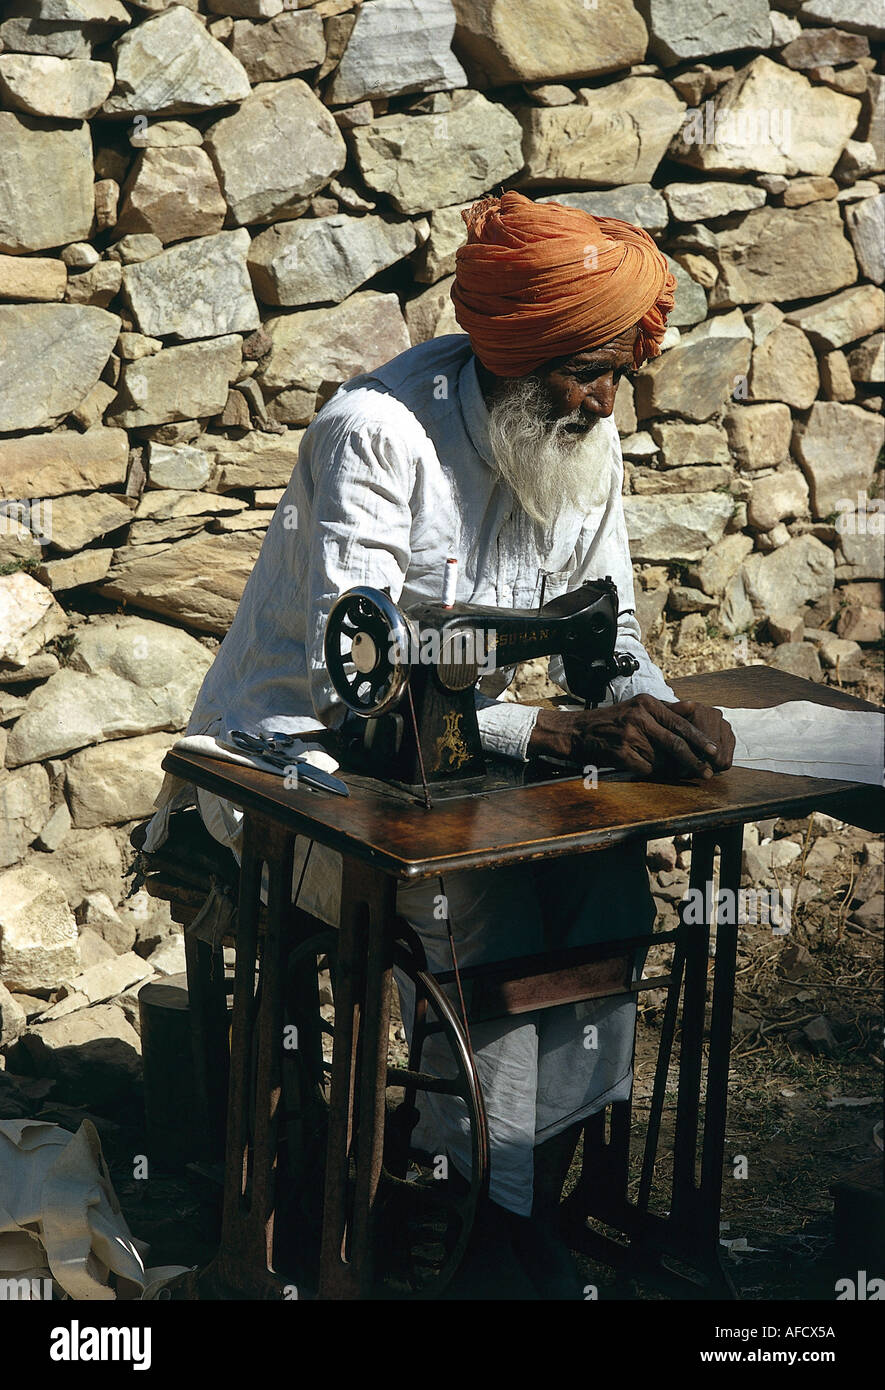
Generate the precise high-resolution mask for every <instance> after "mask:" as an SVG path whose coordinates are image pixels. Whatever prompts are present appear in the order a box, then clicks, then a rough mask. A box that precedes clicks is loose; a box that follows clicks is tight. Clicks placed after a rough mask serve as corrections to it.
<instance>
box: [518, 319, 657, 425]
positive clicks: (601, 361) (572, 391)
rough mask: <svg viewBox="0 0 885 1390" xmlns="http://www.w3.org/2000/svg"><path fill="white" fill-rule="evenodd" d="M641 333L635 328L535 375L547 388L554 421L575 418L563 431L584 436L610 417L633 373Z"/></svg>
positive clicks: (543, 369) (555, 363) (557, 360)
mask: <svg viewBox="0 0 885 1390" xmlns="http://www.w3.org/2000/svg"><path fill="white" fill-rule="evenodd" d="M638 331H639V325H638V324H634V325H633V327H632V328H627V329H625V331H624V332H623V333H620V334H618V336H617V337H616V338H612V339H611V341H610V342H608V343H605V344H604V345H603V346H602V347H598V348H591V349H589V350H588V351H587V352H577V353H574V354H573V355H572V356H571V357H566V358H557V359H556V360H555V361H553V362H548V363H547V364H546V365H545V366H543V367H539V368H538V370H537V372H535V373H534V375H535V376H537V377H538V378H539V380H540V381H541V382H542V383H543V385H544V386H545V388H546V392H547V395H548V398H549V400H550V411H549V417H550V419H551V420H563V419H565V417H566V416H572V415H573V416H574V419H570V420H568V422H567V423H566V424H565V425H564V426H563V428H564V429H565V430H566V431H568V432H569V433H571V434H577V435H581V434H586V432H587V430H589V429H591V428H592V427H593V425H595V424H596V422H597V420H599V419H600V418H603V417H605V416H608V415H611V413H612V411H613V410H614V408H615V395H616V393H617V390H618V385H619V383H620V381H621V380H622V378H623V377H624V376H628V375H632V373H633V370H634V365H633V347H634V344H635V342H636V335H637V333H638Z"/></svg>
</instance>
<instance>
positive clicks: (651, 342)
mask: <svg viewBox="0 0 885 1390" xmlns="http://www.w3.org/2000/svg"><path fill="white" fill-rule="evenodd" d="M461 216H462V217H463V218H464V221H465V222H466V223H467V241H466V243H465V244H464V245H463V246H461V247H459V249H458V252H457V256H456V270H455V284H454V285H453V286H452V299H453V301H454V304H455V317H456V318H457V320H458V322H459V324H460V325H461V327H462V328H463V329H465V330H466V331H467V332H468V333H469V334H470V342H471V344H472V346H473V350H474V352H475V353H476V355H477V357H478V358H479V360H480V362H482V364H483V366H485V367H487V368H488V370H489V371H490V372H494V374H495V375H496V376H506V377H513V376H526V375H527V374H528V373H529V372H533V371H535V369H536V368H537V367H540V366H542V365H543V364H544V363H545V362H549V361H551V360H552V359H553V358H556V357H568V356H570V355H571V354H572V353H576V352H587V351H589V350H590V349H591V348H595V347H601V346H602V344H603V343H607V342H609V341H610V339H612V338H614V337H616V336H617V335H618V334H619V333H623V332H624V330H625V329H627V328H630V327H632V325H633V324H635V323H638V324H639V333H638V334H637V337H636V346H635V349H634V361H635V364H636V366H637V367H638V366H640V365H641V363H642V362H644V361H645V359H646V358H648V357H657V356H658V355H659V353H660V346H659V344H660V341H661V338H662V337H663V336H664V330H665V329H666V326H667V315H668V313H669V312H670V310H671V309H672V308H673V293H674V290H675V288H676V281H675V279H674V278H673V276H672V275H671V273H670V271H669V269H668V267H667V262H666V260H665V258H664V256H663V254H662V253H661V252H660V251H659V250H658V248H657V246H655V244H654V242H653V241H652V239H651V237H650V236H649V235H648V232H644V231H643V230H642V228H641V227H631V225H630V223H629V222H620V221H618V220H617V219H616V218H614V217H591V215H590V213H589V212H582V211H581V210H580V208H570V207H565V206H564V205H563V204H562V203H534V202H532V200H531V199H530V198H525V197H523V195H522V194H521V193H515V192H509V193H505V194H504V195H503V197H501V198H482V199H481V200H480V201H479V202H478V203H474V204H473V207H471V208H469V209H467V211H466V212H462V214H461Z"/></svg>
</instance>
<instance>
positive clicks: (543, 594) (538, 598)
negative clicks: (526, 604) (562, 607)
mask: <svg viewBox="0 0 885 1390" xmlns="http://www.w3.org/2000/svg"><path fill="white" fill-rule="evenodd" d="M574 573H575V562H574V560H573V559H572V560H571V561H570V562H569V564H568V565H567V566H566V567H565V569H559V570H554V569H546V568H544V567H543V566H542V567H541V568H539V570H538V574H537V578H536V580H535V589H534V594H533V595H532V602H531V607H533V608H540V607H542V606H543V605H544V604H545V603H549V602H550V600H551V599H553V598H559V596H560V594H564V593H565V592H566V590H567V589H568V587H569V584H570V582H571V580H572V578H573V576H574Z"/></svg>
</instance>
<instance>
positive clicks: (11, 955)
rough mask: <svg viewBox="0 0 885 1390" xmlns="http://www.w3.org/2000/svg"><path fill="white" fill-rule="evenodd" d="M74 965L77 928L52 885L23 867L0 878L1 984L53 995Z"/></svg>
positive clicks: (42, 875)
mask: <svg viewBox="0 0 885 1390" xmlns="http://www.w3.org/2000/svg"><path fill="white" fill-rule="evenodd" d="M79 964H80V950H79V946H78V943H77V923H76V922H75V921H74V915H73V913H72V912H71V909H70V907H69V906H68V902H67V899H66V898H65V895H64V893H63V892H62V891H61V889H60V888H59V886H58V884H57V883H56V882H55V881H54V879H52V878H50V876H49V875H48V874H46V873H42V872H41V871H40V870H38V869H35V868H33V867H31V866H30V865H27V864H21V865H19V866H18V867H17V868H14V869H7V870H6V871H5V873H3V874H0V980H2V982H3V983H4V984H5V985H6V986H7V987H9V988H12V989H20V990H25V991H28V990H34V989H54V988H55V987H56V985H57V984H58V982H59V980H62V979H64V978H65V976H66V975H71V974H75V973H76V971H77V970H78V969H79Z"/></svg>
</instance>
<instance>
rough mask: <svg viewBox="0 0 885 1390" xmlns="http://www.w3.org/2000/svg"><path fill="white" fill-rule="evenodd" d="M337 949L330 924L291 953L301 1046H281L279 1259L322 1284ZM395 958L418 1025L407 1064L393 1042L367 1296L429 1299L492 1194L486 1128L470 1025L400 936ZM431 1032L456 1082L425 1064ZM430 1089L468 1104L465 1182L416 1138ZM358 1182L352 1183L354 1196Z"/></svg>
mask: <svg viewBox="0 0 885 1390" xmlns="http://www.w3.org/2000/svg"><path fill="white" fill-rule="evenodd" d="M336 957H337V932H335V931H334V930H331V929H330V930H329V931H328V932H322V933H319V934H317V935H316V936H313V937H311V938H309V939H308V940H306V941H304V942H302V943H301V944H300V945H299V946H298V947H296V948H295V949H294V950H293V951H292V952H291V954H290V956H289V961H288V977H287V985H286V1001H285V1019H286V1024H287V1025H292V1024H294V1026H295V1027H296V1028H297V1029H298V1047H297V1049H293V1050H291V1051H288V1050H287V1051H286V1052H284V1062H283V1077H282V1105H283V1111H282V1114H281V1153H280V1171H279V1174H278V1179H277V1222H276V1229H277V1233H278V1236H277V1240H278V1243H277V1250H276V1251H275V1262H276V1265H277V1267H278V1268H280V1269H286V1270H287V1271H290V1270H291V1271H292V1273H293V1274H294V1275H295V1277H296V1278H297V1279H299V1280H300V1281H301V1286H302V1287H310V1288H316V1285H317V1282H318V1270H319V1244H320V1230H321V1220H322V1193H323V1178H324V1170H325V1155H326V1137H327V1130H328V1103H329V1102H328V1097H329V1087H330V1080H331V1071H332V1043H333V1040H334V996H335V978H336V969H337V959H336ZM394 964H395V965H396V967H397V969H398V970H400V971H402V972H403V974H405V975H406V976H407V977H408V978H409V979H410V980H411V982H412V984H413V986H414V988H415V1001H416V1002H415V1023H414V1026H413V1029H412V1041H411V1045H410V1047H409V1055H408V1059H407V1062H406V1065H405V1066H403V1065H398V1064H397V1062H398V1059H397V1058H396V1057H395V1056H393V1055H391V1054H392V1053H393V1051H394V1047H393V1046H391V1048H390V1050H389V1054H388V1055H389V1058H390V1061H389V1065H388V1070H387V1107H386V1108H387V1119H386V1126H385V1134H384V1158H383V1166H382V1172H381V1180H380V1184H379V1188H378V1194H377V1197H376V1205H375V1217H374V1235H373V1241H372V1247H373V1265H374V1270H375V1286H374V1289H373V1293H372V1297H373V1298H379V1299H410V1298H415V1299H429V1298H436V1297H438V1296H439V1294H440V1293H441V1292H442V1290H443V1289H444V1288H445V1286H446V1284H447V1283H448V1282H449V1280H450V1279H451V1278H452V1276H453V1275H454V1273H455V1271H456V1269H457V1268H458V1265H459V1264H460V1262H461V1260H462V1258H463V1256H464V1253H465V1250H466V1248H467V1244H468V1241H469V1239H470V1233H471V1230H472V1227H473V1221H474V1217H475V1213H476V1207H477V1203H478V1202H479V1199H480V1196H481V1195H482V1194H483V1193H484V1192H485V1191H487V1188H488V1166H489V1165H488V1130H487V1125H486V1118H485V1111H484V1108H483V1102H482V1093H481V1090H480V1087H479V1081H478V1078H477V1076H476V1072H475V1068H474V1066H473V1062H472V1059H471V1056H470V1052H469V1049H468V1047H467V1043H466V1039H465V1037H464V1032H463V1028H462V1026H461V1023H460V1021H459V1019H458V1017H457V1015H456V1014H455V1012H454V1010H453V1008H452V1005H451V1004H450V1002H449V1000H448V998H447V996H446V995H445V994H444V993H443V991H442V989H441V988H440V986H439V985H438V984H437V983H436V981H435V980H434V978H433V976H432V975H430V974H429V973H428V972H427V971H424V970H422V969H421V968H420V966H419V964H418V962H417V961H416V959H415V956H414V954H413V953H412V952H411V951H410V950H409V949H408V948H407V947H406V946H405V945H404V944H403V943H397V945H396V948H395V954H394ZM324 1000H325V1001H327V1002H323V1001H324ZM431 1031H435V1032H436V1031H438V1032H441V1033H442V1035H443V1036H444V1037H445V1039H446V1041H447V1043H448V1050H449V1052H450V1054H451V1056H452V1061H453V1067H452V1070H453V1071H454V1075H453V1076H452V1077H451V1079H447V1078H441V1077H438V1076H435V1075H431V1074H429V1073H427V1072H422V1071H421V1069H420V1063H421V1053H422V1051H423V1047H424V1042H425V1040H426V1037H427V1035H428V1033H429V1032H431ZM446 1070H449V1069H448V1068H446ZM430 1091H434V1092H436V1093H440V1094H449V1095H456V1096H459V1097H460V1098H461V1100H462V1101H463V1103H464V1105H465V1107H466V1110H467V1116H468V1122H469V1127H470V1140H471V1155H472V1162H471V1178H470V1181H469V1182H468V1181H467V1180H466V1179H464V1178H462V1177H461V1176H460V1175H459V1174H458V1173H456V1172H454V1170H453V1169H452V1167H451V1165H450V1163H449V1161H448V1160H447V1159H446V1157H445V1155H431V1154H428V1153H424V1152H422V1151H420V1150H418V1149H417V1148H416V1147H415V1146H414V1145H413V1143H412V1134H413V1130H414V1127H415V1124H416V1123H417V1121H418V1117H419V1114H420V1110H421V1100H422V1095H423V1096H426V1095H427V1094H428V1093H429V1092H430ZM440 1158H442V1159H444V1160H445V1162H440ZM352 1191H353V1187H352V1185H351V1196H352Z"/></svg>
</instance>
